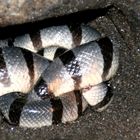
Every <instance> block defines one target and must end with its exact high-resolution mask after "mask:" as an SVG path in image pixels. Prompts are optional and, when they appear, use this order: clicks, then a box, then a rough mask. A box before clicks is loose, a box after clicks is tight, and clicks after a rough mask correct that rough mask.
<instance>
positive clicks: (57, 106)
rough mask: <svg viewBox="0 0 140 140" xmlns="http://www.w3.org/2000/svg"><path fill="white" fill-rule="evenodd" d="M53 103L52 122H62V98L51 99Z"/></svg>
mask: <svg viewBox="0 0 140 140" xmlns="http://www.w3.org/2000/svg"><path fill="white" fill-rule="evenodd" d="M50 101H51V105H52V109H53V117H52V123H53V124H58V123H61V122H62V115H63V104H62V102H61V100H60V99H53V98H52V99H51V100H50Z"/></svg>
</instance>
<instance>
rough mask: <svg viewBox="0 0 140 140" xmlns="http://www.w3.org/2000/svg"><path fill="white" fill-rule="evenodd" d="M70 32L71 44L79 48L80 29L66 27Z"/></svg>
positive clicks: (75, 26) (74, 26) (72, 26)
mask: <svg viewBox="0 0 140 140" xmlns="http://www.w3.org/2000/svg"><path fill="white" fill-rule="evenodd" d="M68 27H69V30H70V31H71V34H72V37H73V42H74V45H75V46H79V45H80V44H81V40H82V29H81V26H79V25H70V26H68Z"/></svg>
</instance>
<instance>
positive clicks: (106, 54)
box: [97, 37, 113, 79]
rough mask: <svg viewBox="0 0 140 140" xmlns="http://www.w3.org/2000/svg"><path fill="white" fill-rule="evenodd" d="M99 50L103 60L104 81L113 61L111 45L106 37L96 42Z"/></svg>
mask: <svg viewBox="0 0 140 140" xmlns="http://www.w3.org/2000/svg"><path fill="white" fill-rule="evenodd" d="M97 43H98V44H99V46H100V48H101V52H102V54H103V59H104V68H103V74H102V78H103V79H105V78H106V76H107V74H108V73H109V70H110V68H111V65H112V60H113V44H112V42H111V41H110V39H109V38H108V37H105V38H101V39H100V40H98V41H97Z"/></svg>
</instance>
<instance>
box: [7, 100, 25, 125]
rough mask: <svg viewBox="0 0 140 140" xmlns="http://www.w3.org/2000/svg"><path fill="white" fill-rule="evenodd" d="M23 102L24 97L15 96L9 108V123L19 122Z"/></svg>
mask: <svg viewBox="0 0 140 140" xmlns="http://www.w3.org/2000/svg"><path fill="white" fill-rule="evenodd" d="M25 104H26V100H25V99H24V98H17V99H16V100H14V102H13V103H12V104H11V106H10V109H9V119H10V121H11V123H13V124H19V122H20V116H21V112H22V110H23V107H24V106H25Z"/></svg>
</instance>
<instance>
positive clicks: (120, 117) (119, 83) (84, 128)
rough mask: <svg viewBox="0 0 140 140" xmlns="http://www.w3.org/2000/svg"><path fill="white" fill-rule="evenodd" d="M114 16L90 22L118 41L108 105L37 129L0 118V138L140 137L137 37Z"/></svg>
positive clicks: (115, 139) (75, 139)
mask: <svg viewBox="0 0 140 140" xmlns="http://www.w3.org/2000/svg"><path fill="white" fill-rule="evenodd" d="M114 15H115V14H113V16H112V14H108V15H107V16H106V17H104V16H102V17H100V18H97V19H96V20H95V21H94V22H93V23H92V25H94V26H95V27H96V28H97V29H98V30H99V31H101V32H102V33H103V34H104V33H105V34H107V35H108V34H109V35H113V36H114V38H116V39H117V40H118V41H119V42H120V44H121V46H120V66H119V69H118V72H117V74H116V76H115V77H114V78H113V79H112V87H113V93H114V99H113V101H112V103H111V104H110V106H109V107H108V108H107V109H106V110H105V111H103V112H101V113H97V112H94V111H93V110H92V108H91V107H89V108H88V109H87V110H86V111H85V112H84V114H83V115H82V116H81V117H80V118H79V119H78V120H76V121H74V122H72V123H69V124H59V125H58V126H55V125H53V126H50V127H43V128H41V129H26V128H20V127H14V126H10V125H9V124H7V123H6V122H4V121H1V125H0V140H19V139H20V140H78V139H81V140H139V139H140V48H139V45H138V44H137V42H138V41H139V40H140V38H137V35H136V34H135V31H133V33H134V36H133V33H132V34H131V33H130V32H129V30H130V29H129V25H128V24H127V23H126V22H125V21H126V20H125V18H124V17H122V16H118V15H116V16H114ZM110 19H111V20H110ZM113 20H115V21H116V22H115V25H116V26H118V28H117V29H116V28H115V26H114V25H113V23H112V22H113ZM120 22H121V25H120ZM119 25H120V26H119ZM118 32H119V33H118ZM136 41H137V42H136Z"/></svg>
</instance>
